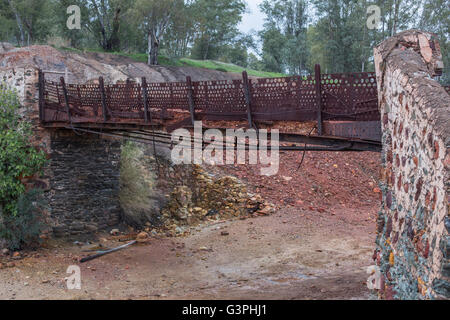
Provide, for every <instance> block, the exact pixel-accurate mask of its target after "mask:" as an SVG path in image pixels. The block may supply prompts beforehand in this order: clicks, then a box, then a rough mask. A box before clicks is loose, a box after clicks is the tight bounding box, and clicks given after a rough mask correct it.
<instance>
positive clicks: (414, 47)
mask: <svg viewBox="0 0 450 320" xmlns="http://www.w3.org/2000/svg"><path fill="white" fill-rule="evenodd" d="M375 66H376V72H377V82H378V90H379V93H378V98H379V107H380V111H381V115H382V131H383V153H382V161H383V169H382V170H383V171H382V175H381V176H382V181H381V188H382V191H383V202H382V209H381V211H380V213H379V218H378V236H377V241H376V243H377V250H376V252H375V254H374V259H376V261H377V264H378V265H379V267H380V269H381V274H382V279H381V280H382V281H381V290H380V291H379V294H380V297H381V298H386V299H433V298H449V297H450V282H449V280H450V278H449V276H450V267H449V258H450V255H449V250H450V237H449V229H450V220H449V210H448V200H449V169H450V152H449V146H450V135H449V133H450V121H449V120H450V105H449V101H450V99H449V95H448V93H447V92H446V91H445V89H444V88H443V87H441V86H440V85H439V83H437V82H436V81H435V80H433V79H432V76H434V75H435V74H436V73H439V70H441V69H442V57H441V54H440V49H439V43H438V42H437V40H436V38H435V37H434V35H432V34H429V33H424V32H420V31H406V32H403V33H400V34H398V35H397V36H395V37H392V38H390V39H388V40H386V41H385V42H383V43H382V44H381V45H379V46H378V47H377V48H376V49H375Z"/></svg>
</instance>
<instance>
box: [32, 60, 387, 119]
mask: <svg viewBox="0 0 450 320" xmlns="http://www.w3.org/2000/svg"><path fill="white" fill-rule="evenodd" d="M39 83H40V108H41V120H42V121H43V122H75V123H82V122H94V123H105V122H108V123H109V122H129V123H135V122H137V123H149V121H151V120H152V119H155V118H159V119H167V118H170V115H171V114H172V113H173V112H186V113H189V114H190V116H191V119H192V120H196V119H208V120H246V121H249V122H250V123H251V122H252V121H262V120H270V121H277V120H284V121H316V120H317V121H318V122H319V124H320V125H321V123H322V121H324V120H335V121H379V120H380V115H379V112H378V106H377V89H376V79H375V74H374V73H368V72H366V73H347V74H321V73H320V66H316V71H315V75H313V76H304V77H301V76H293V77H283V78H264V79H256V80H254V79H248V77H247V74H246V73H245V72H244V73H243V79H242V80H233V81H226V80H225V81H199V82H192V81H191V79H190V78H189V77H188V78H187V79H186V82H169V83H147V81H146V79H145V78H142V81H141V83H134V82H131V81H127V82H126V83H122V84H109V85H105V84H104V82H103V79H102V78H101V77H100V78H99V80H98V83H96V84H65V82H64V79H63V78H61V81H60V82H53V81H47V80H45V79H44V75H43V74H42V73H41V74H40V81H39Z"/></svg>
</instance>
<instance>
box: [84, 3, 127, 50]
mask: <svg viewBox="0 0 450 320" xmlns="http://www.w3.org/2000/svg"><path fill="white" fill-rule="evenodd" d="M83 2H84V6H85V7H86V8H87V9H88V10H87V12H88V13H89V16H88V19H87V20H85V21H86V28H87V29H88V30H89V31H91V32H92V34H93V35H94V37H95V38H96V39H97V41H98V44H99V45H100V47H102V48H103V50H105V51H119V50H120V38H119V31H120V23H121V14H123V12H122V11H124V10H123V8H125V7H126V4H127V2H126V1H124V0H85V1H83Z"/></svg>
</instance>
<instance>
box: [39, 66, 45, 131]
mask: <svg viewBox="0 0 450 320" xmlns="http://www.w3.org/2000/svg"><path fill="white" fill-rule="evenodd" d="M38 81H39V121H41V122H44V116H45V113H44V90H45V89H44V86H45V83H44V73H43V72H42V70H40V69H39V71H38Z"/></svg>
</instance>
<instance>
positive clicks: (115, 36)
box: [106, 8, 120, 51]
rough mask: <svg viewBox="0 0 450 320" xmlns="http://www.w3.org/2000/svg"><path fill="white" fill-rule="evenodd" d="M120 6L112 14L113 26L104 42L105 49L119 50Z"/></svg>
mask: <svg viewBox="0 0 450 320" xmlns="http://www.w3.org/2000/svg"><path fill="white" fill-rule="evenodd" d="M119 31H120V8H118V9H117V10H116V13H115V14H114V20H113V27H112V31H111V35H110V37H109V39H108V41H107V43H106V50H107V51H120V37H119Z"/></svg>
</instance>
